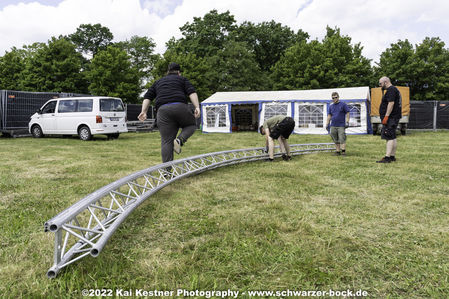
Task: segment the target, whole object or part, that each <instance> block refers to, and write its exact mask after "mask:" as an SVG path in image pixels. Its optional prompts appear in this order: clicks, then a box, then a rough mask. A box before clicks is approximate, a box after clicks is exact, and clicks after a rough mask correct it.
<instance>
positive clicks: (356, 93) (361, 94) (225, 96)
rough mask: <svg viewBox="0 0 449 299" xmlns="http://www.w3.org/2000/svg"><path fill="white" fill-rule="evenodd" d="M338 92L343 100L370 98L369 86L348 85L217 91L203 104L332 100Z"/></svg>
mask: <svg viewBox="0 0 449 299" xmlns="http://www.w3.org/2000/svg"><path fill="white" fill-rule="evenodd" d="M334 91H336V92H338V94H339V95H340V99H342V100H365V99H368V98H369V87H368V86H364V87H348V88H332V89H311V90H281V91H229V92H216V93H214V94H213V95H211V96H210V97H209V98H207V99H206V100H204V101H203V102H202V104H211V103H230V102H261V101H270V102H271V101H281V100H331V94H332V92H334Z"/></svg>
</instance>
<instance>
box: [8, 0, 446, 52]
mask: <svg viewBox="0 0 449 299" xmlns="http://www.w3.org/2000/svg"><path fill="white" fill-rule="evenodd" d="M212 9H217V10H218V12H220V13H222V12H225V11H227V10H229V11H230V13H231V14H232V15H234V16H235V18H236V20H237V23H239V24H240V23H241V22H243V21H251V22H254V23H259V22H263V21H271V20H275V21H276V22H279V23H282V24H283V25H287V26H289V27H290V28H292V29H293V30H294V31H297V30H298V29H302V30H304V31H306V32H307V33H309V34H310V36H311V38H312V39H316V38H318V39H320V40H321V39H322V38H323V36H324V34H325V28H326V25H329V26H331V27H335V26H337V27H339V28H340V29H341V32H342V33H343V34H344V35H349V36H350V37H351V38H352V42H353V43H358V42H360V43H361V44H362V46H363V47H364V50H363V55H364V56H366V57H368V58H370V59H372V60H373V61H378V59H379V55H380V53H382V51H384V50H385V49H386V48H387V47H389V46H390V44H391V43H395V42H397V41H398V40H399V39H401V40H404V39H408V40H409V41H410V42H412V43H413V44H417V43H421V42H422V40H423V39H424V38H425V37H426V36H429V37H440V38H441V39H442V40H443V41H444V42H445V43H446V48H449V1H447V0H427V1H417V0H388V1H385V0H376V1H373V0H34V1H33V0H0V56H2V55H4V53H5V51H8V50H10V49H11V48H12V47H13V46H15V47H17V48H21V47H22V46H23V45H29V44H32V43H34V42H46V41H47V40H48V39H50V38H51V37H52V36H59V35H61V34H62V35H66V34H70V33H73V32H75V30H76V28H77V27H78V26H79V25H80V24H89V23H90V24H96V23H100V24H102V25H103V26H106V27H108V28H109V29H110V30H111V31H112V33H113V34H114V40H115V41H121V40H125V39H128V38H130V37H131V36H133V35H139V36H148V37H151V38H152V39H153V40H154V41H155V42H156V44H157V48H156V50H157V52H158V53H161V54H162V53H163V52H164V50H165V42H167V41H168V40H169V39H170V38H171V37H173V36H174V37H176V38H179V37H180V36H181V34H180V31H179V27H181V26H182V25H184V24H185V23H186V22H192V20H193V17H203V16H204V15H205V14H206V13H207V12H209V11H210V10H212Z"/></svg>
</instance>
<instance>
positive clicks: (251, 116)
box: [231, 104, 259, 132]
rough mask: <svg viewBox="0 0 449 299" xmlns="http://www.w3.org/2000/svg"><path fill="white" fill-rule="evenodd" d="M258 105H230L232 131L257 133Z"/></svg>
mask: <svg viewBox="0 0 449 299" xmlns="http://www.w3.org/2000/svg"><path fill="white" fill-rule="evenodd" d="M258 112H259V105H258V104H244V105H238V104H236V105H231V114H232V131H233V132H235V131H257V127H258V123H259V119H258Z"/></svg>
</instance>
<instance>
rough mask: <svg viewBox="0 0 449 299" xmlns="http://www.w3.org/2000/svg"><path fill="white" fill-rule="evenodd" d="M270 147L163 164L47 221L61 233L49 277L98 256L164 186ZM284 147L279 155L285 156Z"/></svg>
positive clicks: (304, 147) (326, 146) (325, 146)
mask: <svg viewBox="0 0 449 299" xmlns="http://www.w3.org/2000/svg"><path fill="white" fill-rule="evenodd" d="M264 149H265V148H250V149H241V150H231V151H222V152H216V153H208V154H203V155H198V156H194V157H189V158H185V159H180V160H176V161H172V162H167V163H163V164H159V165H156V166H153V167H150V168H147V169H144V170H141V171H138V172H136V173H133V174H131V175H129V176H127V177H124V178H122V179H119V180H117V181H115V182H113V183H111V184H109V185H107V186H104V187H102V188H100V189H99V190H97V191H95V192H93V193H91V194H89V195H87V196H86V197H85V198H83V199H81V200H80V201H78V202H77V203H75V204H74V205H73V206H71V207H69V208H67V209H66V210H64V211H62V212H61V213H59V214H58V215H57V216H55V217H54V218H52V219H50V220H49V221H47V222H46V223H45V225H44V229H45V231H52V232H54V233H55V240H54V258H53V260H54V264H53V266H52V267H51V268H50V269H49V270H48V272H47V276H48V277H50V278H54V277H56V275H57V274H58V272H59V271H60V270H61V269H62V268H64V267H66V266H68V265H70V264H72V263H73V262H75V261H78V260H80V259H82V258H84V257H86V256H88V255H89V254H90V255H92V256H94V257H95V256H98V254H99V253H100V252H101V251H102V249H103V247H104V246H105V244H106V242H107V241H108V240H109V238H110V237H111V236H112V234H113V233H114V232H115V231H116V230H117V228H118V227H119V225H120V224H121V223H122V222H123V221H124V220H125V219H126V218H127V217H128V216H129V215H130V213H131V212H132V211H133V210H134V209H135V208H137V207H138V206H139V205H140V204H142V202H143V201H145V200H146V199H148V198H149V197H150V196H151V195H153V194H154V193H155V192H157V191H158V190H160V189H162V188H163V187H165V186H167V185H168V184H170V183H171V182H174V181H175V180H178V179H180V178H182V177H187V176H191V175H195V174H199V173H202V172H204V171H206V170H212V169H215V168H218V167H223V166H228V165H234V164H238V163H245V162H251V161H258V160H263V159H267V157H268V155H267V154H266V153H265V152H264ZM290 149H291V153H292V155H304V154H310V153H318V152H324V151H332V150H334V149H335V147H334V145H333V144H331V143H315V144H295V145H291V146H290ZM280 156H281V152H280V150H279V147H277V148H276V150H275V157H280Z"/></svg>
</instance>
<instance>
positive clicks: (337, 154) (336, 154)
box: [332, 152, 341, 156]
mask: <svg viewBox="0 0 449 299" xmlns="http://www.w3.org/2000/svg"><path fill="white" fill-rule="evenodd" d="M332 155H334V156H340V155H341V152H334V153H333V154H332Z"/></svg>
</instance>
